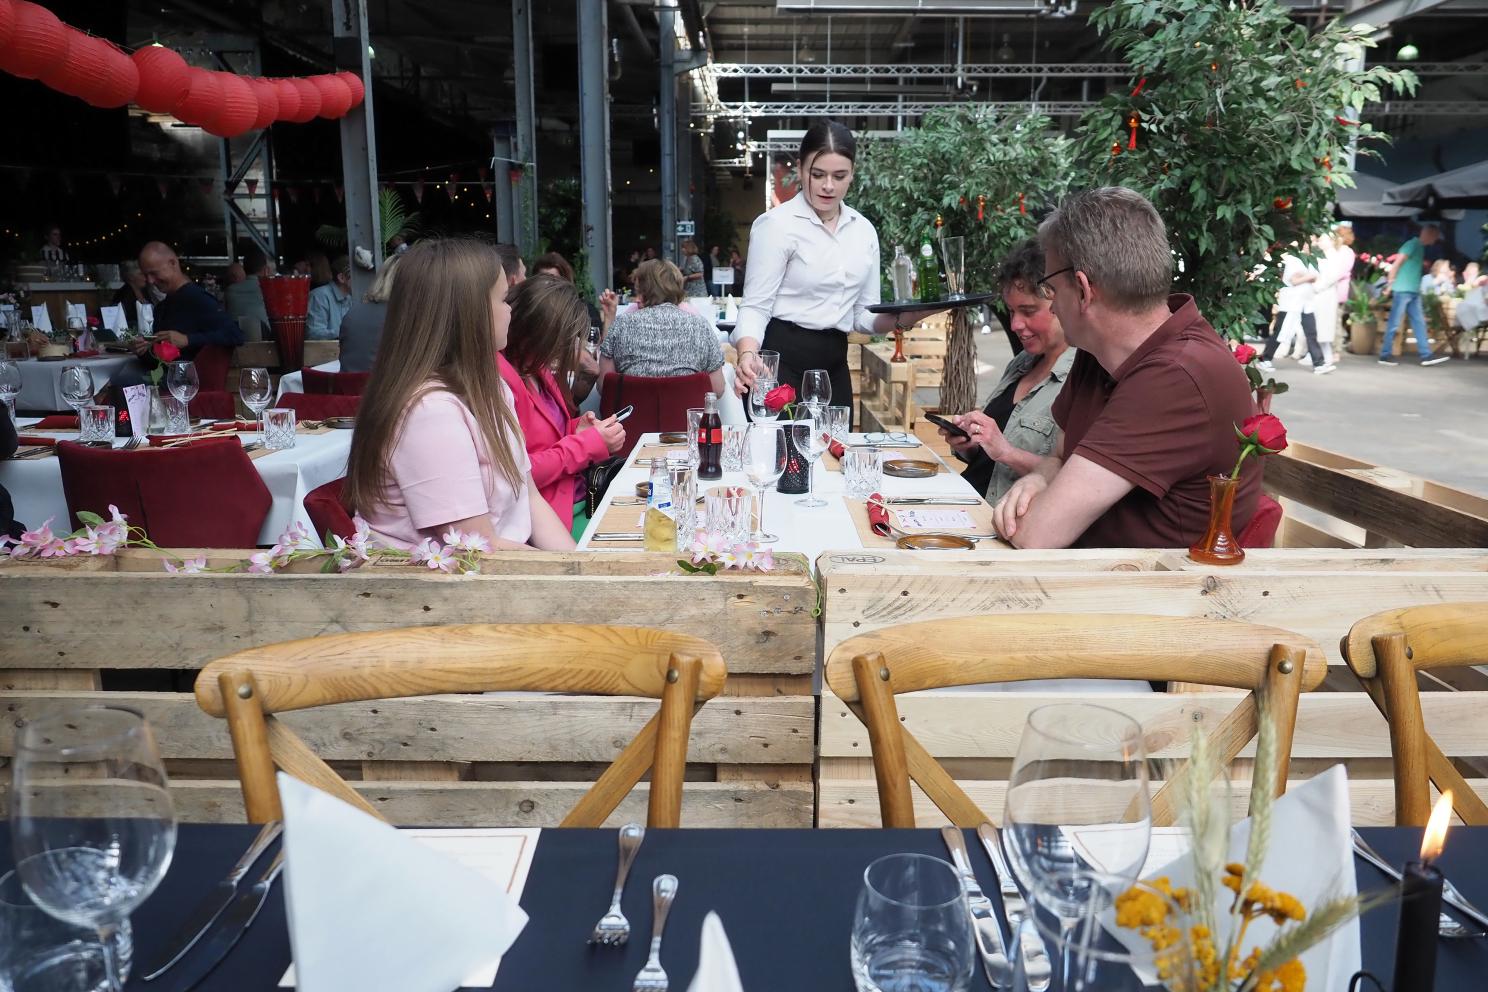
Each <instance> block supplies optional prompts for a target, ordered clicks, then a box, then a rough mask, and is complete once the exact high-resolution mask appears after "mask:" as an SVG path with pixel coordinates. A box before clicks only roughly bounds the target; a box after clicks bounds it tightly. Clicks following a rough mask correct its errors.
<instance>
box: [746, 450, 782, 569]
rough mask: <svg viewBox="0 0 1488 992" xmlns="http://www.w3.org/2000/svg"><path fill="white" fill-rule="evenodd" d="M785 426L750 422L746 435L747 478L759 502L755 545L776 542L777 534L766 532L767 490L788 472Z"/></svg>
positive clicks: (751, 535)
mask: <svg viewBox="0 0 1488 992" xmlns="http://www.w3.org/2000/svg"><path fill="white" fill-rule="evenodd" d="M785 460H786V451H785V428H783V427H781V426H780V425H779V424H772V423H755V424H750V425H749V433H748V434H746V435H745V436H744V478H746V479H748V480H749V484H750V485H751V486H753V487H754V491H755V496H756V498H757V500H758V503H759V523H758V525H757V526H756V527H755V530H754V533H753V534H750V535H749V540H751V541H753V542H754V543H755V544H773V543H774V542H776V541H778V540H780V536H779V535H778V534H770V533H767V532H766V531H765V489H766V488H768V487H769V486H773V485H774V484H775V483H776V482H777V481H778V480H779V479H780V476H781V474H782V473H783V472H784V471H785Z"/></svg>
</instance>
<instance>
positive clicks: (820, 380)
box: [801, 369, 832, 406]
mask: <svg viewBox="0 0 1488 992" xmlns="http://www.w3.org/2000/svg"><path fill="white" fill-rule="evenodd" d="M801 402H802V403H805V404H806V405H807V406H826V405H827V404H828V403H830V402H832V377H831V376H829V375H828V374H827V370H826V369H808V370H807V372H806V374H805V375H803V376H801Z"/></svg>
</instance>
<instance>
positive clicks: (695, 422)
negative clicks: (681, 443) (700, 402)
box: [687, 406, 705, 468]
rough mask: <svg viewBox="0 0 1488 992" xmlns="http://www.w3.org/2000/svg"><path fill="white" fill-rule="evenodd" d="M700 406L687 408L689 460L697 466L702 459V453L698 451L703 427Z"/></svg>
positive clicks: (693, 465)
mask: <svg viewBox="0 0 1488 992" xmlns="http://www.w3.org/2000/svg"><path fill="white" fill-rule="evenodd" d="M704 412H705V411H704V410H703V408H702V407H700V406H694V407H689V408H688V410H687V460H688V461H690V462H691V463H692V467H693V468H697V465H698V462H700V461H702V455H700V454H699V453H698V431H700V430H702V429H703V413H704Z"/></svg>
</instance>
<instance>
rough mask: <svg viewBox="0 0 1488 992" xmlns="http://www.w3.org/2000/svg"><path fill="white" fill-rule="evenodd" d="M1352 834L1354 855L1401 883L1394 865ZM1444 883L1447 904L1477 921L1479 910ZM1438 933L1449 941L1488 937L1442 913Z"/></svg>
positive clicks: (1360, 836) (1453, 888) (1486, 934)
mask: <svg viewBox="0 0 1488 992" xmlns="http://www.w3.org/2000/svg"><path fill="white" fill-rule="evenodd" d="M1351 833H1352V834H1353V842H1354V853H1355V854H1357V855H1358V856H1359V857H1361V858H1363V859H1364V860H1365V861H1367V862H1369V863H1370V864H1372V865H1374V867H1376V868H1378V869H1379V870H1380V871H1382V872H1384V873H1385V874H1386V875H1388V876H1389V877H1390V878H1392V879H1394V880H1395V881H1397V882H1399V881H1400V871H1399V870H1398V869H1396V868H1395V866H1394V865H1392V864H1390V863H1389V862H1388V861H1386V860H1385V859H1384V858H1382V857H1380V855H1379V852H1377V851H1376V850H1375V849H1374V848H1372V847H1370V846H1369V842H1368V841H1366V840H1365V839H1364V837H1363V835H1362V834H1360V833H1359V831H1357V830H1351ZM1443 883H1444V885H1443V895H1444V896H1445V897H1446V901H1447V904H1448V905H1449V906H1452V907H1453V908H1455V909H1457V910H1458V911H1460V912H1462V913H1463V914H1465V915H1467V916H1469V917H1472V918H1473V919H1474V920H1476V919H1477V916H1476V915H1475V914H1479V910H1478V908H1477V907H1476V906H1474V905H1473V904H1472V903H1470V902H1468V901H1467V900H1466V899H1464V898H1463V897H1462V894H1461V893H1459V892H1458V891H1457V889H1456V886H1454V885H1452V883H1451V882H1450V881H1447V880H1445V879H1443ZM1436 932H1437V933H1438V934H1439V935H1440V936H1442V937H1445V938H1447V939H1456V938H1475V937H1483V936H1488V933H1485V932H1484V931H1483V930H1482V929H1481V928H1479V927H1471V926H1468V925H1467V924H1465V923H1459V922H1458V921H1457V920H1455V919H1453V918H1452V917H1451V916H1448V915H1447V914H1446V913H1442V914H1441V917H1440V919H1439V920H1438V921H1437V928H1436Z"/></svg>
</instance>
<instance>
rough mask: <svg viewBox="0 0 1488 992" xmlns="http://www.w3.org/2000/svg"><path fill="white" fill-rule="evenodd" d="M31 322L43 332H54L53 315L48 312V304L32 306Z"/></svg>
mask: <svg viewBox="0 0 1488 992" xmlns="http://www.w3.org/2000/svg"><path fill="white" fill-rule="evenodd" d="M31 323H32V325H33V326H35V328H36V329H37V330H38V331H40V332H41V333H43V334H50V333H52V315H51V314H50V313H48V312H47V308H46V304H44V303H43V304H42V305H41V306H39V307H32V308H31Z"/></svg>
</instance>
